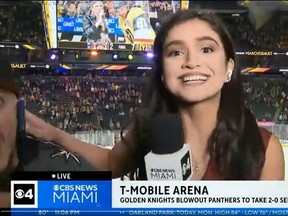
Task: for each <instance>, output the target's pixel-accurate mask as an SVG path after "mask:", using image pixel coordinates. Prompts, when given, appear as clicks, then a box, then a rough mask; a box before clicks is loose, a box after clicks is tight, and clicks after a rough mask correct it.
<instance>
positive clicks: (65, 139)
mask: <svg viewBox="0 0 288 216" xmlns="http://www.w3.org/2000/svg"><path fill="white" fill-rule="evenodd" d="M53 141H54V142H55V143H57V144H59V145H60V146H62V147H63V148H65V149H67V150H68V151H70V152H72V153H77V154H79V155H81V156H82V157H83V158H84V159H85V160H87V161H89V162H90V163H91V164H92V165H93V166H94V167H95V168H96V169H97V170H99V171H112V176H113V178H118V177H121V176H123V175H124V174H127V173H128V172H129V170H130V166H131V164H132V158H133V146H132V143H131V142H128V140H127V142H124V141H123V140H121V141H120V142H119V143H117V144H116V145H115V146H114V147H113V148H112V149H111V150H110V149H107V148H103V147H99V146H96V145H91V144H88V143H85V142H83V141H80V140H78V139H76V138H74V137H73V136H71V135H70V134H68V133H66V132H64V131H60V130H58V135H57V136H56V139H55V140H53Z"/></svg>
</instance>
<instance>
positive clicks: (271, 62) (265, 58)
mask: <svg viewBox="0 0 288 216" xmlns="http://www.w3.org/2000/svg"><path fill="white" fill-rule="evenodd" d="M264 53H265V54H266V55H238V56H237V60H238V64H239V66H240V69H241V71H242V72H244V73H246V72H262V73H264V72H272V71H279V70H280V69H287V68H288V62H287V56H286V54H284V53H283V54H275V53H273V52H264ZM274 69H275V70H274Z"/></svg>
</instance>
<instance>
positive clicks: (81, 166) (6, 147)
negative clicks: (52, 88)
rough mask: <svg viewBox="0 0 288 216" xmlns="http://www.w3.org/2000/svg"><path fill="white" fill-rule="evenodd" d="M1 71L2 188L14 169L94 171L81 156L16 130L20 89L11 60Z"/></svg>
mask: <svg viewBox="0 0 288 216" xmlns="http://www.w3.org/2000/svg"><path fill="white" fill-rule="evenodd" d="M0 74H1V76H0V192H1V191H7V190H8V189H9V186H10V174H11V173H12V172H14V171H94V170H95V169H94V168H93V167H92V166H91V164H90V163H87V162H86V161H84V160H82V158H81V157H78V156H76V155H74V154H71V153H69V152H67V151H66V150H64V149H60V148H59V147H58V146H56V145H55V144H53V143H51V142H49V143H48V142H44V141H42V140H39V139H35V138H34V137H32V136H28V135H24V134H23V135H22V134H21V135H20V133H18V132H17V122H18V120H17V102H18V97H19V90H18V88H17V85H16V82H15V77H14V76H13V74H12V71H11V67H10V64H9V63H8V62H7V61H3V60H1V59H0ZM23 118H24V117H23ZM48 144H49V145H48Z"/></svg>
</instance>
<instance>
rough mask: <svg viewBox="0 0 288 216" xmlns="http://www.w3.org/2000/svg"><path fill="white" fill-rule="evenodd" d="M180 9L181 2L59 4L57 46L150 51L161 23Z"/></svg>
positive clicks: (62, 2)
mask: <svg viewBox="0 0 288 216" xmlns="http://www.w3.org/2000/svg"><path fill="white" fill-rule="evenodd" d="M183 5H184V4H183V3H182V7H183ZM185 7H188V6H187V5H186V6H185ZM180 9H181V1H180V0H177V1H56V10H57V43H58V46H57V47H58V48H68V49H98V50H131V51H132V50H133V51H149V50H151V49H152V45H153V42H154V39H155V35H156V33H157V30H158V29H159V27H160V26H161V23H162V22H163V21H164V20H165V19H166V18H168V17H169V16H170V15H171V14H173V13H175V12H176V11H177V10H180Z"/></svg>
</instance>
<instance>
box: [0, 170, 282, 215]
mask: <svg viewBox="0 0 288 216" xmlns="http://www.w3.org/2000/svg"><path fill="white" fill-rule="evenodd" d="M0 215H1V213H0ZM11 215H12V216H20V215H21V216H26V215H27V216H34V215H81V216H82V215H83V216H84V215H91V216H92V215H93V216H97V215H123V216H124V215H288V182H287V181H120V180H111V173H109V172H108V173H106V172H61V173H58V172H57V173H56V172H53V173H50V172H49V173H46V172H45V173H42V172H41V173H40V172H36V173H30V172H24V173H18V174H17V175H15V176H14V178H13V180H12V181H11Z"/></svg>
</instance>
